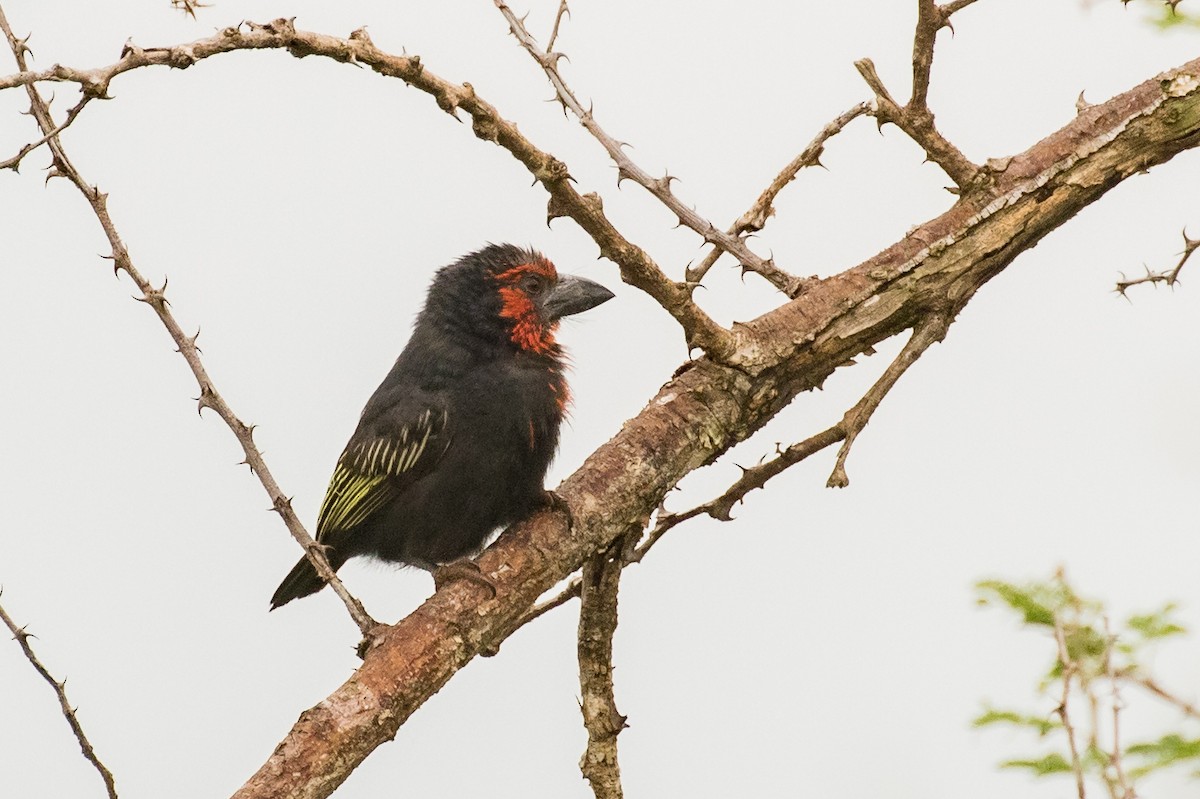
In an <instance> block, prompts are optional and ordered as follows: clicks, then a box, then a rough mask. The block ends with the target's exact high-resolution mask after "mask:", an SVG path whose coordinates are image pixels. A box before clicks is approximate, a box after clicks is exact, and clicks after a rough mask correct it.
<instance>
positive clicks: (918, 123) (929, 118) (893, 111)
mask: <svg viewBox="0 0 1200 799" xmlns="http://www.w3.org/2000/svg"><path fill="white" fill-rule="evenodd" d="M974 1H975V0H957V2H951V3H946V4H945V5H938V4H937V3H936V2H935V0H917V28H916V31H915V32H914V34H913V56H912V94H911V96H910V97H909V100H908V103H907V104H906V105H903V106H902V105H900V104H899V103H897V102H896V101H895V100H894V99H893V98H892V95H891V94H890V93H889V92H888V90H887V88H886V87H885V86H884V85H883V81H882V80H880V79H879V74H878V73H877V72H876V71H875V64H874V63H873V62H872V61H871V59H869V58H864V59H862V60H860V61H855V62H854V66H855V67H857V68H858V72H859V74H860V75H862V77H863V80H865V81H866V82H867V85H868V86H870V87H871V91H873V92H875V100H876V103H877V104H878V110H877V113H876V118H877V119H878V120H879V124H880V125H883V123H885V122H891V123H892V124H894V125H895V126H896V127H898V128H900V129H901V130H902V131H904V132H905V133H906V134H908V136H909V138H911V139H912V140H913V141H915V142H916V143H917V144H918V145H920V146H921V148H922V149H923V150H925V154H926V155H927V156H928V157H929V160H930V161H933V162H934V163H936V164H937V165H938V166H940V167H941V168H942V169H943V170H944V171H945V172H946V174H947V175H949V176H950V179H951V180H953V181H954V183H955V184H956V185H957V186H958V190H959V191H960V192H961V191H965V190H966V189H967V187H968V186H969V185H970V184H971V182H972V181H973V180H974V179H975V176H976V175H978V174H979V166H977V165H976V164H974V163H972V162H971V161H970V160H968V159H967V157H966V156H965V155H963V154H962V151H960V150H959V149H958V148H957V147H955V146H954V145H953V144H951V143H950V142H949V141H948V140H947V139H946V137H945V136H943V135H942V134H941V133H940V132H939V131H938V129H937V126H936V125H935V124H934V121H933V112H932V111H930V110H929V79H930V75H931V74H932V71H933V49H934V43H935V41H936V39H937V34H938V31H940V30H941V29H942V28H949V27H951V25H950V15H951V14H953V13H954V12H956V11H959V10H961V9H963V8H966V7H967V6H969V5H971V3H973V2H974Z"/></svg>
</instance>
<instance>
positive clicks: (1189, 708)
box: [1119, 669, 1200, 719]
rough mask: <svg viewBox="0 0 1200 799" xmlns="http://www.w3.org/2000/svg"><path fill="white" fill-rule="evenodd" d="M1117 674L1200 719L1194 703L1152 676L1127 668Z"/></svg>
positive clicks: (1199, 711)
mask: <svg viewBox="0 0 1200 799" xmlns="http://www.w3.org/2000/svg"><path fill="white" fill-rule="evenodd" d="M1119 676H1120V677H1121V679H1123V680H1128V681H1129V682H1131V683H1133V684H1134V685H1137V686H1139V687H1141V688H1143V689H1144V690H1146V691H1149V692H1150V693H1152V694H1154V695H1155V696H1157V697H1158V698H1159V699H1161V700H1163V701H1164V702H1166V703H1168V704H1170V705H1173V706H1174V707H1175V708H1177V709H1178V710H1179V711H1180V712H1182V713H1183V714H1184V715H1186V716H1190V717H1191V718H1194V719H1200V707H1196V705H1194V704H1192V703H1191V702H1189V701H1187V700H1186V699H1182V698H1180V697H1178V696H1176V695H1175V694H1173V693H1171V692H1170V691H1168V690H1167V689H1166V688H1163V687H1162V686H1161V685H1159V684H1158V682H1157V681H1156V680H1155V679H1154V678H1153V677H1150V676H1147V675H1144V674H1139V673H1138V672H1137V671H1133V670H1128V669H1126V670H1122V671H1121V672H1119Z"/></svg>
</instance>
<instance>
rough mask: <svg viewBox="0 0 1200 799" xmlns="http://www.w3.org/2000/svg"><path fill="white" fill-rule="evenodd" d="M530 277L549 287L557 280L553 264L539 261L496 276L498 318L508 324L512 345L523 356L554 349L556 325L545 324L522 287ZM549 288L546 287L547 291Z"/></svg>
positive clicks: (545, 352) (521, 265)
mask: <svg viewBox="0 0 1200 799" xmlns="http://www.w3.org/2000/svg"><path fill="white" fill-rule="evenodd" d="M530 275H536V276H538V277H541V278H543V279H544V280H546V281H548V282H549V284H550V285H553V284H554V282H555V281H557V280H558V271H557V270H556V269H555V268H554V264H552V263H550V262H549V261H547V260H545V259H543V258H539V259H536V260H534V261H530V262H529V263H525V264H518V265H517V266H514V267H513V268H511V269H506V270H505V271H503V272H501V273H500V274H498V275H496V282H497V283H499V284H500V287H499V289H497V290H498V291H499V293H500V302H501V305H500V316H501V317H503V318H504V319H508V320H511V322H512V341H513V343H514V344H516V345H517V346H518V347H520V348H521V349H523V350H526V351H527V352H535V353H537V354H539V355H546V354H548V353H550V352H553V350H554V348H555V341H554V329H555V328H556V327H558V325H557V324H556V323H553V324H547V323H546V322H545V320H543V319H542V317H541V315H540V314H539V313H538V311H537V307H536V306H535V305H534V304H533V298H532V297H530V296H529V294H528V293H527V292H526V289H525V286H524V285H523V284H524V282H525V280H526V279H527V278H528V277H529V276H530ZM547 288H549V286H548V287H547Z"/></svg>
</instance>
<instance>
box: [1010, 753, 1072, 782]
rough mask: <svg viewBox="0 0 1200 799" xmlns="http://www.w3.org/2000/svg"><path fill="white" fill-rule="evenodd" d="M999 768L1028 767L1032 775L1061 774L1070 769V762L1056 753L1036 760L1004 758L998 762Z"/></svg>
mask: <svg viewBox="0 0 1200 799" xmlns="http://www.w3.org/2000/svg"><path fill="white" fill-rule="evenodd" d="M1000 767H1001V768H1019V769H1029V770H1030V771H1032V772H1033V773H1034V776H1037V777H1044V776H1046V775H1047V774H1062V773H1063V772H1069V771H1071V764H1070V763H1069V762H1067V759H1066V758H1065V757H1063V756H1062V755H1060V754H1058V753H1054V754H1051V755H1046V756H1045V757H1042V758H1038V759H1037V760H1006V761H1004V762H1003V763H1001V764H1000Z"/></svg>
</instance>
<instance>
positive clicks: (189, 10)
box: [171, 0, 211, 19]
mask: <svg viewBox="0 0 1200 799" xmlns="http://www.w3.org/2000/svg"><path fill="white" fill-rule="evenodd" d="M171 5H172V6H173V7H175V8H177V9H179V10H180V11H182V12H183V13H185V14H187V15H188V16H189V17H191V18H192V19H195V18H196V9H198V8H209V7H210V6H211V3H201V2H199V1H198V0H171Z"/></svg>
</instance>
